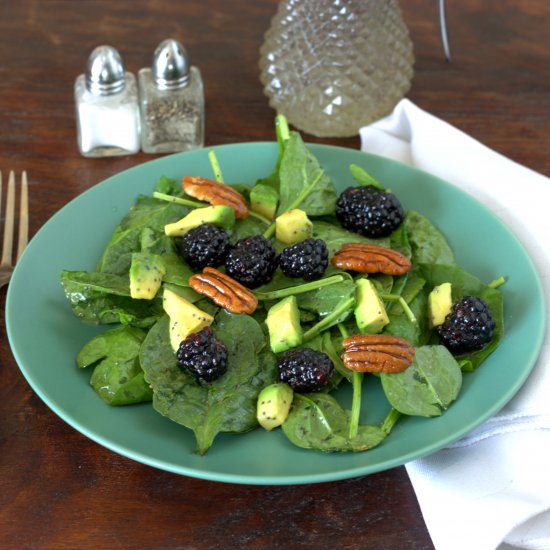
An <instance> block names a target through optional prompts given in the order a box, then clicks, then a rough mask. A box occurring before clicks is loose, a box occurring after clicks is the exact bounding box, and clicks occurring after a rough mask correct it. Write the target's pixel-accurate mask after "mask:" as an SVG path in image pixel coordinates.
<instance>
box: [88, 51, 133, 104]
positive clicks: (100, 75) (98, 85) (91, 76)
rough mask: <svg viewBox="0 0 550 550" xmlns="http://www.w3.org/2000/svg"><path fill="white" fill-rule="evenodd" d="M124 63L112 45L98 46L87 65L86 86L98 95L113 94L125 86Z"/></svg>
mask: <svg viewBox="0 0 550 550" xmlns="http://www.w3.org/2000/svg"><path fill="white" fill-rule="evenodd" d="M124 83H125V79H124V65H123V64H122V59H121V57H120V54H119V53H118V51H117V50H116V49H115V48H113V47H112V46H106V45H103V46H98V47H97V48H95V49H94V51H93V52H92V53H91V54H90V57H89V58H88V64H87V66H86V87H87V88H88V90H89V91H90V92H92V93H93V94H96V95H111V94H116V93H117V92H120V91H121V90H122V89H123V88H124Z"/></svg>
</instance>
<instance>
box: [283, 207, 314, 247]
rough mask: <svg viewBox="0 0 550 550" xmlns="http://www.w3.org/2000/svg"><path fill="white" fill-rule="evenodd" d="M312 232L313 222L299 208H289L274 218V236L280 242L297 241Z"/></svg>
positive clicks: (289, 242) (307, 236) (291, 242)
mask: <svg viewBox="0 0 550 550" xmlns="http://www.w3.org/2000/svg"><path fill="white" fill-rule="evenodd" d="M312 234H313V223H311V220H310V219H309V218H308V217H307V214H306V213H305V212H304V211H303V210H300V209H299V208H295V209H294V210H289V211H288V212H285V213H284V214H281V215H280V216H277V218H276V219H275V238H276V239H277V240H278V241H281V242H282V243H285V244H294V243H298V242H300V241H303V240H304V239H308V238H309V237H311V235H312Z"/></svg>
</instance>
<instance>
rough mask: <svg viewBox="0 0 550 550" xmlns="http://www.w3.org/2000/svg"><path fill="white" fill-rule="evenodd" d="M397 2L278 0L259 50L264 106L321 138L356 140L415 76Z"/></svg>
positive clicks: (395, 99)
mask: <svg viewBox="0 0 550 550" xmlns="http://www.w3.org/2000/svg"><path fill="white" fill-rule="evenodd" d="M413 64H414V55H413V45H412V42H411V39H410V37H409V31H408V29H407V26H406V24H405V22H404V20H403V17H402V15H401V10H400V7H399V2H398V0H282V1H281V3H280V4H279V7H278V10H277V13H276V14H275V16H274V17H273V19H272V20H271V26H270V28H269V30H268V31H267V32H266V34H265V41H264V43H263V45H262V47H261V49H260V69H261V75H260V80H261V82H262V84H263V86H264V93H265V94H266V95H267V96H268V97H269V104H270V106H271V107H273V108H274V109H275V110H276V111H277V112H278V113H281V114H284V115H285V116H286V117H287V119H288V121H289V122H290V123H291V124H292V125H294V126H295V127H296V128H298V129H299V130H301V131H304V132H307V133H309V134H312V135H314V136H318V137H347V136H353V135H357V133H358V131H359V128H361V127H362V126H364V125H366V124H369V123H370V122H373V121H374V120H377V119H379V118H381V117H383V116H385V115H387V114H389V113H390V112H391V110H392V109H393V107H394V106H395V104H396V103H397V102H398V101H399V100H400V99H401V98H402V97H404V96H405V94H406V93H407V92H408V90H409V88H410V85H411V80H412V77H413Z"/></svg>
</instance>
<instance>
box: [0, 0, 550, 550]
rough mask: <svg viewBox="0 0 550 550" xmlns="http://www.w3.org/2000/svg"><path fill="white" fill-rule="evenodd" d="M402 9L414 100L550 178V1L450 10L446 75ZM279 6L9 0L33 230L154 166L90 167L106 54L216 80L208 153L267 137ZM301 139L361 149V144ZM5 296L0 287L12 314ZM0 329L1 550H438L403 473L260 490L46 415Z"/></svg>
mask: <svg viewBox="0 0 550 550" xmlns="http://www.w3.org/2000/svg"><path fill="white" fill-rule="evenodd" d="M402 4H403V10H404V16H405V19H406V21H407V23H408V25H409V27H410V30H411V35H412V39H413V41H414V44H415V54H416V66H415V70H416V74H415V77H414V81H413V86H412V89H411V91H410V93H409V97H410V99H412V100H413V101H414V102H416V103H417V104H418V105H419V106H420V107H422V108H424V109H426V110H428V111H430V112H432V113H434V114H435V115H437V116H439V117H442V118H443V119H445V120H447V121H448V122H450V123H451V124H454V125H456V126H457V127H459V128H461V129H462V130H464V131H465V132H467V133H469V134H471V135H472V136H474V137H475V138H477V139H479V140H480V141H482V142H484V143H485V144H486V145H488V146H489V147H492V148H494V149H496V150H497V151H499V152H500V153H502V154H504V155H506V156H508V157H510V158H512V159H514V160H516V161H518V162H520V163H522V164H524V165H527V166H529V167H530V168H532V169H534V170H537V171H539V172H542V173H544V174H546V175H550V154H549V151H550V63H549V59H550V37H549V31H550V3H549V2H547V0H498V1H497V0H491V1H486V2H479V0H462V1H461V2H452V1H450V2H447V15H448V22H449V34H450V39H451V46H452V50H453V61H452V63H451V64H448V63H446V62H445V60H444V57H443V53H442V49H441V45H440V39H439V29H438V22H437V9H436V2H435V1H434V0H407V1H406V2H402ZM275 9H276V2H275V1H274V0H270V1H268V2H257V1H254V0H232V1H231V2H225V1H222V0H200V1H198V0H190V1H187V2H173V1H170V0H155V1H154V2H152V1H146V0H131V1H130V0H128V1H122V0H121V1H118V2H113V1H112V0H109V1H107V0H80V1H79V2H71V1H69V0H65V1H63V0H48V1H47V2H36V1H31V0H19V1H18V2H8V1H4V2H1V3H0V37H1V40H0V170H2V171H3V173H4V177H6V175H7V171H8V170H10V169H13V170H16V171H17V172H19V171H21V170H23V169H25V170H27V171H28V174H29V178H30V208H31V226H30V233H31V235H32V234H34V233H35V232H36V231H37V230H38V229H39V228H40V227H41V226H42V225H43V224H44V223H45V222H46V221H47V220H48V219H49V218H50V217H51V216H52V215H53V214H55V213H56V212H57V211H58V210H59V208H61V207H62V206H63V205H64V204H66V203H67V202H68V201H70V200H71V199H72V198H74V197H75V196H77V195H78V194H79V193H81V192H82V191H84V190H85V189H87V188H89V187H90V186H91V185H93V184H95V183H97V182H99V181H101V180H103V179H105V178H106V177H108V176H111V175H113V174H115V173H117V172H119V171H121V170H124V169H126V168H128V167H131V166H135V165H136V164H138V163H142V162H145V161H147V160H150V159H151V158H152V156H148V155H144V154H138V155H135V156H128V157H121V158H110V159H99V160H97V159H96V160H90V159H85V158H83V157H81V156H80V155H79V154H78V151H77V147H76V140H75V118H74V105H73V95H72V94H73V83H74V80H75V78H76V76H77V75H78V74H80V73H81V72H83V69H84V65H85V61H86V58H87V56H88V54H89V52H90V51H91V50H92V49H93V48H94V47H95V46H96V45H98V44H102V43H108V44H112V45H114V46H116V47H117V48H118V49H119V50H120V52H121V54H122V55H123V57H124V60H125V63H126V68H127V69H128V70H130V71H133V72H137V71H138V69H139V68H140V67H142V66H144V65H145V64H147V63H149V59H150V56H151V52H152V50H153V49H154V47H155V46H156V45H157V43H159V42H160V41H161V40H162V39H164V38H166V37H171V36H172V37H176V38H178V39H180V40H181V41H182V42H183V43H184V44H185V46H186V47H187V49H188V51H189V53H190V55H191V56H192V60H193V63H194V64H196V65H198V66H199V67H200V68H201V70H202V73H203V77H204V81H205V88H206V105H207V119H206V120H207V122H206V142H207V145H214V144H221V143H230V142H239V141H252V140H266V139H268V140H270V139H272V136H273V129H272V128H273V126H272V124H273V117H274V113H273V111H272V110H271V109H270V108H269V107H268V104H267V100H266V98H265V97H264V95H263V93H262V87H261V85H260V82H259V78H258V48H259V47H260V45H261V43H262V35H263V32H264V31H265V30H266V29H267V28H268V25H269V20H270V17H271V16H272V15H273V14H274V12H275ZM305 138H306V139H308V140H309V141H319V142H324V143H333V144H337V145H343V146H346V147H351V148H358V146H359V139H358V138H357V137H354V138H349V139H325V140H318V139H314V138H310V137H309V136H307V135H306V136H305ZM518 185H521V182H518ZM36 284H40V274H38V273H37V278H36ZM5 298H6V290H5V289H3V290H2V291H1V292H0V300H1V304H2V308H4V305H5ZM0 331H1V332H0V548H6V549H8V548H9V549H20V548H25V549H31V548H36V549H38V548H39V549H43V548H55V549H58V548H59V549H64V548H67V549H75V548H91V547H95V548H100V549H102V548H121V549H122V548H155V549H175V548H259V547H265V548H279V547H296V548H298V547H303V548H317V547H321V546H322V545H324V546H331V547H335V548H377V549H382V548H387V549H401V548H409V549H421V548H422V549H429V548H432V547H433V546H432V543H431V541H430V537H429V535H428V532H427V530H426V527H425V524H424V521H423V519H422V515H421V512H420V509H419V507H418V504H417V500H416V497H415V494H414V492H413V490H412V488H411V485H410V482H409V480H408V477H407V474H406V471H405V469H404V468H402V467H401V468H395V469H392V470H389V471H386V472H381V473H378V474H374V475H370V476H366V477H363V478H359V479H350V480H346V481H339V482H333V483H324V484H319V485H305V486H282V487H261V486H246V485H230V484H223V483H215V482H209V481H201V480H196V479H191V478H187V477H184V476H178V475H174V474H171V473H167V472H164V471H160V470H156V469H154V468H151V467H147V466H144V465H141V464H138V463H136V462H133V461H132V460H129V459H127V458H124V457H122V456H119V455H117V454H115V453H113V452H111V451H109V450H107V449H105V448H103V447H101V446H99V445H97V444H96V443H94V442H91V441H90V440H88V439H87V438H86V437H84V436H83V435H81V434H80V433H78V432H76V431H75V430H74V429H72V428H71V427H69V426H68V425H67V424H65V423H64V422H63V421H61V420H60V419H59V418H58V417H57V416H56V415H55V414H54V413H53V412H51V411H50V410H49V409H48V408H47V407H46V406H45V405H44V404H43V403H42V401H41V400H40V399H39V398H38V397H37V396H36V395H35V394H34V393H33V391H32V390H31V389H30V388H29V386H28V384H27V382H26V381H25V379H24V378H23V376H22V375H21V373H20V372H19V370H18V368H17V365H16V363H15V361H14V359H13V356H12V354H11V351H10V346H9V343H8V341H7V337H6V330H5V323H4V322H2V325H1V327H0Z"/></svg>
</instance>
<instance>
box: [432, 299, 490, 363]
mask: <svg viewBox="0 0 550 550" xmlns="http://www.w3.org/2000/svg"><path fill="white" fill-rule="evenodd" d="M494 330H495V321H494V320H493V317H492V316H491V312H490V311H489V307H488V306H487V304H486V303H485V302H484V301H483V300H482V299H481V298H478V297H477V296H464V298H462V299H461V300H459V301H458V302H455V303H454V304H453V307H452V309H451V312H450V313H449V314H448V315H447V316H446V317H445V321H444V322H443V324H442V325H440V326H439V327H438V328H437V332H438V334H439V337H440V338H441V341H442V343H443V344H444V345H445V347H447V348H448V349H449V351H450V352H451V353H453V354H455V355H459V354H461V353H466V352H470V351H475V350H479V349H481V348H483V346H485V345H486V344H487V343H488V342H490V341H491V339H492V338H493V334H494Z"/></svg>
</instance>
